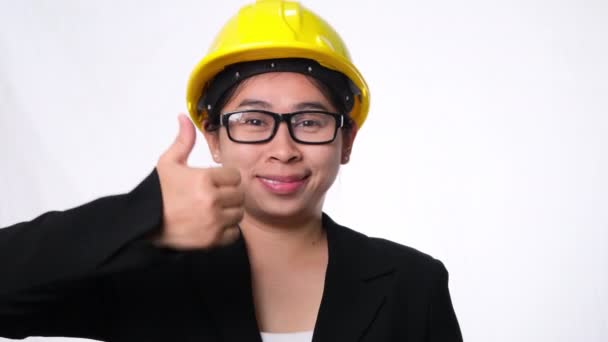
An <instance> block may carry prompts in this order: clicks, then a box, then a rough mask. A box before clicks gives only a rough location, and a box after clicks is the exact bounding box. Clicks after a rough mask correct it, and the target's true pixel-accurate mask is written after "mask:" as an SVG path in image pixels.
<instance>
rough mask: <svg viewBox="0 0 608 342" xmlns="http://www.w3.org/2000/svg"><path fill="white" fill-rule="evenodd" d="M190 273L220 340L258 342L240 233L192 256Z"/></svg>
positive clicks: (243, 244) (245, 251) (243, 246)
mask: <svg viewBox="0 0 608 342" xmlns="http://www.w3.org/2000/svg"><path fill="white" fill-rule="evenodd" d="M191 273H192V278H193V280H194V281H193V284H194V285H195V286H197V287H198V289H197V292H198V293H200V294H201V297H202V300H203V302H204V303H205V306H206V308H207V310H208V313H209V316H210V317H211V320H212V323H213V325H214V326H216V327H217V328H218V333H219V335H220V340H221V341H230V342H232V341H247V342H249V341H251V342H262V338H261V336H260V333H259V330H258V326H257V321H256V317H255V309H254V304H253V294H252V289H251V270H250V266H249V259H248V257H247V249H246V246H245V242H244V240H243V238H242V237H241V238H240V239H239V240H238V241H237V242H235V243H234V244H232V245H230V246H228V247H223V248H219V249H216V250H213V251H211V252H208V253H207V255H205V256H204V257H200V258H196V259H195V260H194V261H193V262H192V267H191Z"/></svg>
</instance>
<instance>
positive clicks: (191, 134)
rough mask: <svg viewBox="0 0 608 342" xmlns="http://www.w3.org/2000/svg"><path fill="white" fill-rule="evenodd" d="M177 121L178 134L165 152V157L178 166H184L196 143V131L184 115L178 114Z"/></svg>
mask: <svg viewBox="0 0 608 342" xmlns="http://www.w3.org/2000/svg"><path fill="white" fill-rule="evenodd" d="M177 121H178V122H179V132H178V133H177V137H176V138H175V141H174V142H173V144H172V145H171V146H170V147H169V149H168V150H167V151H166V152H165V157H166V158H167V159H169V160H172V161H176V162H178V163H180V164H186V162H187V161H188V156H189V155H190V152H192V148H193V147H194V142H195V141H196V131H195V129H194V125H193V124H192V122H191V121H190V119H188V117H187V116H186V115H184V114H180V115H179V116H178V117H177Z"/></svg>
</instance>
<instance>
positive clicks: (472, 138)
mask: <svg viewBox="0 0 608 342" xmlns="http://www.w3.org/2000/svg"><path fill="white" fill-rule="evenodd" d="M0 4H1V6H0V163H1V167H0V192H1V193H2V197H1V199H0V226H6V225H9V224H11V223H14V222H17V221H21V220H28V219H31V218H33V217H34V216H37V215H38V214H40V213H42V212H43V211H46V210H50V209H65V208H69V207H71V206H75V205H77V204H80V203H83V202H84V201H88V200H91V199H94V198H96V197H99V196H102V195H107V194H113V193H120V192H126V191H128V190H130V189H131V188H133V187H134V186H135V185H136V184H137V183H138V182H139V181H140V180H141V179H143V178H144V177H145V176H146V175H147V174H148V173H149V172H150V171H151V170H152V168H153V166H154V164H155V162H156V159H157V157H158V155H159V154H160V153H161V152H162V151H163V150H164V149H165V148H166V147H167V146H168V145H169V144H170V143H171V141H172V140H173V137H174V134H175V133H176V129H177V123H176V120H175V117H176V114H177V113H178V112H181V111H185V101H184V97H185V84H186V80H187V77H188V75H189V72H190V70H191V68H192V67H193V65H194V64H195V63H196V62H197V61H198V59H199V58H200V57H201V56H202V55H203V54H204V52H205V51H206V48H207V46H208V45H209V44H210V42H211V39H212V37H213V36H214V34H215V32H217V30H218V29H219V28H220V27H221V25H222V24H223V23H224V21H225V20H226V19H227V18H228V17H229V16H230V15H232V14H233V13H235V12H236V10H237V9H238V8H239V7H240V6H241V5H242V4H244V2H243V1H240V0H239V1H236V0H230V1H227V0H223V1H203V0H198V1H194V0H191V1H171V2H169V1H151V0H148V1H134V0H131V1H118V0H113V1H76V0H72V1H68V0H64V1H50V0H48V1H36V0H29V1H9V0H0ZM305 4H306V5H307V6H308V7H309V8H311V9H313V10H315V11H316V12H317V13H319V14H321V15H322V16H323V17H325V18H326V19H327V20H328V21H329V22H330V23H332V25H333V26H334V27H335V28H336V29H337V30H338V32H340V33H341V35H342V36H343V38H344V39H345V40H346V42H347V43H348V45H349V48H350V51H351V54H352V56H353V58H354V60H355V63H356V65H357V66H358V67H359V68H360V70H361V72H362V73H363V74H364V75H365V77H366V78H367V81H368V83H369V85H370V87H371V93H372V105H371V111H370V114H369V118H368V121H367V123H366V124H365V126H364V127H363V129H362V130H361V131H360V134H359V136H358V138H357V141H356V144H355V149H354V153H353V155H352V162H351V163H350V164H349V165H347V166H346V167H344V168H343V169H342V171H341V175H340V177H339V179H338V180H337V182H336V184H335V185H334V187H333V189H332V191H331V193H330V196H329V198H328V200H327V203H326V211H327V212H328V213H330V214H331V215H332V216H333V217H334V219H336V220H337V221H338V222H340V223H343V224H345V225H348V226H351V227H353V228H355V229H357V230H360V231H362V232H364V233H367V234H369V235H374V236H382V237H386V238H389V239H393V240H395V241H398V242H400V243H403V244H407V245H410V246H413V247H415V248H418V249H420V250H422V251H424V252H426V253H429V254H431V255H433V256H435V257H436V258H439V259H441V260H442V261H444V263H445V264H446V266H447V268H448V270H449V271H450V275H451V278H450V289H451V293H452V297H453V302H454V306H455V309H456V312H457V315H458V318H459V321H460V324H461V328H462V330H463V334H464V337H465V340H466V341H479V342H481V341H505V342H506V341H509V342H510V341H520V342H521V341H597V342H600V341H608V294H607V293H608V180H607V174H608V134H607V132H608V81H607V80H608V62H607V61H608V20H607V18H608V3H607V2H606V1H604V0H597V1H581V0H578V1H574V0H563V1H556V0H553V1H548V0H544V1H541V0H537V1H522V0H511V1H501V2H499V1H483V0H478V1H475V0H463V1H451V0H429V1H396V0H395V1H388V0H376V1H366V2H363V1H361V2H358V3H356V2H355V1H352V0H348V1H347V0H341V1H337V0H332V1H326V0H325V1H323V0H309V1H307V2H305ZM199 138H200V136H199ZM191 163H192V164H193V165H197V166H206V165H211V159H210V158H209V156H208V154H207V150H206V147H205V146H204V144H203V143H202V139H201V140H199V144H198V145H197V147H196V149H195V151H194V156H193V158H192V159H191ZM7 276H11V275H4V274H3V275H1V277H0V279H1V278H2V277H7ZM0 281H1V280H0ZM0 340H2V339H0ZM31 340H32V341H48V340H51V339H47V338H42V339H36V338H34V339H31ZM57 340H58V341H61V340H64V341H65V339H57Z"/></svg>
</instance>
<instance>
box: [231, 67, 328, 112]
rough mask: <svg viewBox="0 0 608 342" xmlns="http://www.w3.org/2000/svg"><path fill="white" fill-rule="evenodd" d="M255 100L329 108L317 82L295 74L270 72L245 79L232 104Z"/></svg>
mask: <svg viewBox="0 0 608 342" xmlns="http://www.w3.org/2000/svg"><path fill="white" fill-rule="evenodd" d="M242 99H255V100H262V101H265V102H269V103H272V104H276V105H281V104H283V105H285V104H289V105H291V104H294V103H298V102H307V101H308V102H310V101H317V102H322V103H324V104H326V105H328V106H329V99H328V96H327V95H326V94H324V92H323V90H322V87H321V86H320V84H319V82H318V81H316V80H314V79H312V78H311V77H310V76H306V75H302V74H300V73H295V72H271V73H265V74H260V75H255V76H252V77H249V78H247V79H245V80H244V81H243V82H241V84H239V86H238V87H237V88H236V90H235V93H234V95H233V96H232V100H231V101H229V104H230V103H232V102H238V101H240V100H242Z"/></svg>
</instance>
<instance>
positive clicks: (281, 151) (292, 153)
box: [268, 122, 302, 163]
mask: <svg viewBox="0 0 608 342" xmlns="http://www.w3.org/2000/svg"><path fill="white" fill-rule="evenodd" d="M268 147H269V151H270V152H269V156H270V159H272V160H276V161H280V162H282V163H293V162H296V161H298V160H301V159H302V153H301V151H300V149H299V148H298V147H299V146H298V144H297V143H296V142H295V141H294V140H293V139H292V138H291V135H290V134H289V128H288V127H287V123H286V122H281V123H280V124H279V127H278V128H277V133H276V135H275V136H274V137H273V138H272V140H271V141H270V142H269V146H268Z"/></svg>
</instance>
